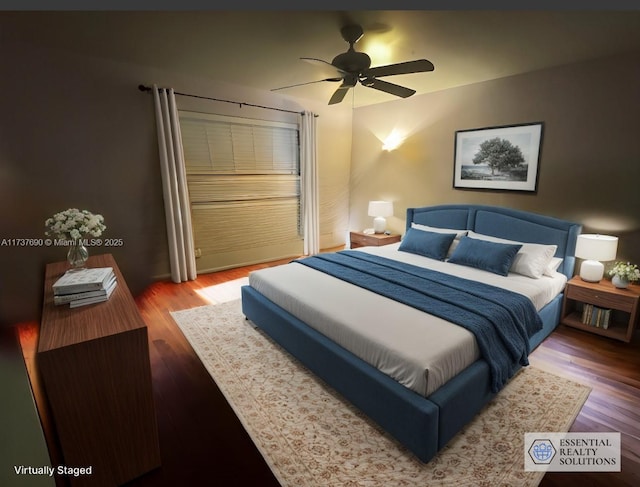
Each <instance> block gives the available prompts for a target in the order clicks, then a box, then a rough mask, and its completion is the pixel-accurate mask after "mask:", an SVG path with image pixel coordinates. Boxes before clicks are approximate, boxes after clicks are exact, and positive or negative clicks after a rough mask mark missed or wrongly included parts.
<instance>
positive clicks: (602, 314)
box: [582, 303, 611, 330]
mask: <svg viewBox="0 0 640 487" xmlns="http://www.w3.org/2000/svg"><path fill="white" fill-rule="evenodd" d="M610 318H611V310H610V309H609V308H600V307H599V306H594V305H593V304H587V303H585V304H584V306H583V308H582V323H584V324H585V325H589V326H595V327H596V328H604V329H605V330H606V329H607V328H609V320H610Z"/></svg>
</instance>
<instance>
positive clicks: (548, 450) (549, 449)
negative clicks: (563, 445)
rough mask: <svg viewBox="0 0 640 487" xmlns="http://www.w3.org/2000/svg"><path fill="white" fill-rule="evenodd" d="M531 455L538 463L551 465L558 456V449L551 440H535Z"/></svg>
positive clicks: (530, 449)
mask: <svg viewBox="0 0 640 487" xmlns="http://www.w3.org/2000/svg"><path fill="white" fill-rule="evenodd" d="M529 456H530V457H531V459H532V460H533V463H535V464H536V465H541V464H542V465H549V464H550V463H551V461H552V460H553V457H555V456H556V449H555V447H554V446H553V443H551V440H533V443H531V448H529Z"/></svg>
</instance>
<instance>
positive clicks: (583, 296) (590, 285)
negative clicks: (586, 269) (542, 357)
mask: <svg viewBox="0 0 640 487" xmlns="http://www.w3.org/2000/svg"><path fill="white" fill-rule="evenodd" d="M639 299H640V289H639V288H638V286H630V287H629V288H627V289H618V288H616V287H615V286H614V285H613V284H611V281H607V280H604V279H603V280H602V281H600V282H586V281H583V280H582V279H580V277H578V276H575V277H574V278H573V279H571V280H570V281H569V282H568V283H567V286H566V288H565V290H564V302H563V304H562V317H561V320H560V322H561V323H563V324H565V325H567V326H571V327H573V328H579V329H580V330H585V331H588V332H591V333H596V334H598V335H603V336H606V337H610V338H615V339H616V340H621V341H623V342H630V341H631V338H632V336H633V330H634V329H635V326H636V322H637V319H638V301H639ZM577 303H582V306H584V305H585V304H592V305H594V306H598V307H600V308H608V309H611V310H612V316H611V320H610V323H609V326H608V328H602V327H596V326H592V325H588V324H584V323H583V322H582V311H581V310H580V309H577V306H576V304H577ZM618 312H620V314H622V313H626V314H627V315H628V316H629V321H628V322H626V323H625V322H622V321H616V320H615V317H614V316H613V314H617V313H618Z"/></svg>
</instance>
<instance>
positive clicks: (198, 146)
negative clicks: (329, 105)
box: [180, 111, 302, 272]
mask: <svg viewBox="0 0 640 487" xmlns="http://www.w3.org/2000/svg"><path fill="white" fill-rule="evenodd" d="M180 129H181V132H182V142H183V150H184V156H185V165H186V170H187V183H188V187H189V199H190V203H191V213H192V220H193V230H194V241H195V247H196V255H197V256H198V258H197V260H196V264H197V269H198V272H205V271H211V270H216V269H222V268H227V267H234V266H238V265H245V264H248V263H253V262H260V261H265V260H272V259H278V258H283V257H289V256H292V255H298V254H300V253H301V251H302V237H301V228H300V226H301V222H300V156H299V145H298V127H297V125H295V124H286V123H281V122H270V121H262V120H251V119H243V118H237V117H224V116H219V115H212V114H204V113H196V112H186V111H181V112H180Z"/></svg>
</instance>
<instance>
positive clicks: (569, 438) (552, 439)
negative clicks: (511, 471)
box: [524, 432, 621, 472]
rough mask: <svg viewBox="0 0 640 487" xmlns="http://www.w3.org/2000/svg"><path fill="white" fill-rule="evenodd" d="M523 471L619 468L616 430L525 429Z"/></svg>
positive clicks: (590, 470) (585, 470) (617, 434)
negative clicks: (581, 431)
mask: <svg viewBox="0 0 640 487" xmlns="http://www.w3.org/2000/svg"><path fill="white" fill-rule="evenodd" d="M524 469H525V471H527V472H533V471H546V472H619V471H620V469H621V464H620V433H557V432H554V433H525V434H524Z"/></svg>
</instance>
